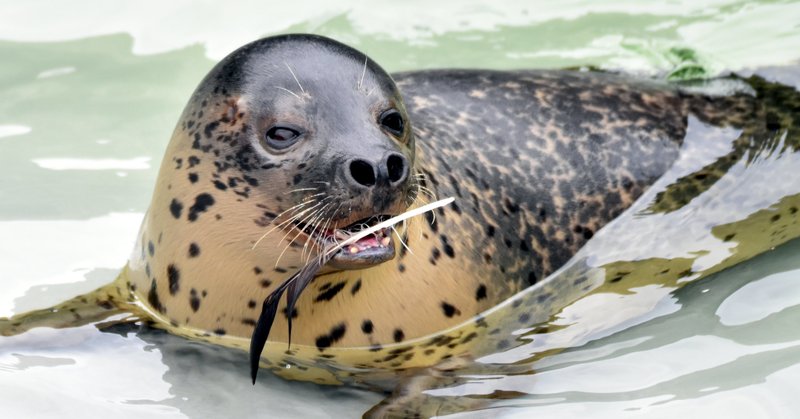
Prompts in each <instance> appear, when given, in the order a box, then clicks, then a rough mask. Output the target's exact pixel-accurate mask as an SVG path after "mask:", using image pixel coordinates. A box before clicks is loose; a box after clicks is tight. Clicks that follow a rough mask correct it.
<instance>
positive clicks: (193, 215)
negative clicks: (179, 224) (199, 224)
mask: <svg viewBox="0 0 800 419" xmlns="http://www.w3.org/2000/svg"><path fill="white" fill-rule="evenodd" d="M212 205H214V197H213V196H211V195H209V194H207V193H201V194H200V195H197V197H195V199H194V205H192V206H191V207H190V208H189V221H196V220H197V217H198V216H199V214H200V213H202V212H206V211H207V210H208V208H209V207H210V206H212ZM173 215H174V214H173Z"/></svg>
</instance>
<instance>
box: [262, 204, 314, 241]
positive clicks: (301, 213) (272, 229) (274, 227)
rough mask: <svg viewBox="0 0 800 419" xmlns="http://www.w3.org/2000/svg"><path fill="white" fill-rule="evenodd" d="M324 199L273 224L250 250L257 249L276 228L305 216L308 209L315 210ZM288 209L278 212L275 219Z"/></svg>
mask: <svg viewBox="0 0 800 419" xmlns="http://www.w3.org/2000/svg"><path fill="white" fill-rule="evenodd" d="M313 201H314V200H311V201H307V202H313ZM323 201H324V200H323ZM323 201H319V202H317V203H316V204H315V205H314V206H311V207H309V208H306V209H304V210H302V211H301V212H300V213H298V214H294V215H293V216H291V217H290V218H289V219H287V220H286V221H283V222H281V223H279V224H277V225H275V226H273V227H272V228H271V229H270V230H269V231H267V232H266V233H264V235H263V236H261V237H260V238H259V239H258V240H256V242H255V243H254V244H253V247H251V248H250V250H253V249H255V248H256V246H258V244H259V243H261V241H262V240H264V238H265V237H267V236H268V235H270V234H271V233H272V232H273V231H275V230H279V229H282V228H283V227H284V226H286V225H287V224H289V223H291V222H292V221H295V220H297V219H298V218H299V217H302V216H303V214H305V213H306V212H308V211H311V210H313V209H314V208H316V207H318V206H319V205H321V204H322V202H323ZM301 205H305V203H301V204H298V205H295V206H294V207H292V208H295V207H298V206H301ZM299 209H300V208H298V210H299ZM287 211H289V210H286V211H284V212H282V213H280V214H278V216H277V217H275V219H278V218H279V217H280V216H281V215H283V214H285V213H286V212H287Z"/></svg>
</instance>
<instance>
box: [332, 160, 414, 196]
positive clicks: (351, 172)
mask: <svg viewBox="0 0 800 419" xmlns="http://www.w3.org/2000/svg"><path fill="white" fill-rule="evenodd" d="M347 169H348V170H347V171H346V172H347V175H348V176H347V179H348V181H350V183H351V184H352V185H354V186H356V187H360V188H372V187H373V186H375V185H379V186H383V185H387V186H390V187H396V186H398V185H400V184H401V183H403V181H405V180H406V178H408V170H409V167H408V159H407V158H406V156H404V155H402V154H400V153H389V154H387V155H386V156H384V158H383V159H382V160H381V162H380V163H378V164H375V163H373V162H370V161H368V160H364V159H354V160H350V162H349V163H348V164H347Z"/></svg>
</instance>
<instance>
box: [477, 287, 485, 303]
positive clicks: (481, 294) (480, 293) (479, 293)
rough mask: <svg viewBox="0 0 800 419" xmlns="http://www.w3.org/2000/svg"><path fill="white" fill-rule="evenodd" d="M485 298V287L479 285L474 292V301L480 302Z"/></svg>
mask: <svg viewBox="0 0 800 419" xmlns="http://www.w3.org/2000/svg"><path fill="white" fill-rule="evenodd" d="M484 298H486V285H483V284H481V285H480V286H479V287H478V290H477V291H475V301H480V300H483V299H484Z"/></svg>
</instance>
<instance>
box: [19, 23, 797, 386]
mask: <svg viewBox="0 0 800 419" xmlns="http://www.w3.org/2000/svg"><path fill="white" fill-rule="evenodd" d="M759 112H760V111H758V105H757V103H756V101H755V100H754V96H753V95H752V94H748V93H741V92H735V93H734V94H732V95H729V96H726V97H719V98H715V97H710V96H707V95H701V94H698V95H694V94H690V93H687V92H686V91H684V90H681V89H679V88H678V87H676V86H670V85H665V84H660V83H655V82H649V81H632V80H630V79H629V78H625V77H621V76H617V75H614V74H606V73H592V72H579V71H514V72H501V71H488V70H434V71H422V72H408V73H400V74H395V75H393V76H390V75H389V74H388V73H387V72H385V71H384V70H383V69H382V68H381V67H380V66H378V64H376V63H375V62H373V61H372V60H370V59H369V58H368V57H366V56H365V55H364V54H362V53H360V52H358V51H356V50H354V49H352V48H350V47H347V46H345V45H343V44H341V43H338V42H336V41H333V40H331V39H327V38H324V37H320V36H314V35H283V36H277V37H271V38H266V39H262V40H259V41H255V42H253V43H251V44H248V45H246V46H244V47H242V48H240V49H238V50H237V51H235V52H233V53H232V54H230V55H229V56H228V57H226V58H225V59H223V60H222V61H221V62H220V63H219V64H217V65H216V66H215V67H214V68H213V69H212V70H211V72H210V73H209V74H208V75H207V76H206V77H205V78H204V79H203V81H202V82H201V83H200V85H199V86H198V88H197V90H196V91H195V92H194V94H193V95H192V97H191V99H190V100H189V103H188V104H187V106H186V108H185V110H184V112H183V114H182V116H181V117H180V119H179V121H178V124H177V127H176V129H175V131H174V133H173V136H172V139H171V141H170V143H169V145H168V147H167V150H166V153H165V157H164V159H163V161H162V166H161V168H160V172H159V176H158V180H157V183H156V187H155V192H154V195H153V199H152V202H151V206H150V209H149V210H148V212H147V214H146V215H145V219H144V222H143V224H142V228H141V231H140V233H139V236H138V239H137V244H136V247H135V251H134V252H133V254H132V256H131V258H130V261H129V263H128V265H127V267H126V268H125V269H124V271H123V273H122V275H121V276H120V279H119V280H118V281H116V282H115V283H114V284H112V285H111V286H109V287H104V288H103V289H102V290H100V291H98V292H97V293H94V294H92V295H90V296H82V297H79V298H77V299H76V300H72V301H70V302H67V303H65V304H64V305H62V306H60V308H59V309H58V312H59V313H70V314H69V316H68V317H65V318H64V319H63V324H74V323H75V322H76V321H92V320H96V319H97V318H100V317H103V316H107V315H108V313H109V312H113V311H119V310H123V311H128V312H133V313H134V314H135V315H137V316H138V317H139V318H146V319H150V320H151V321H152V322H153V324H155V325H156V326H158V327H161V328H164V329H166V330H168V331H170V332H172V333H175V334H178V335H182V336H187V337H190V338H196V339H202V340H207V341H210V342H214V343H219V344H223V345H228V346H233V347H238V348H247V346H248V345H249V338H250V336H251V334H252V333H253V329H254V327H255V325H256V322H257V319H258V316H259V303H260V302H261V300H263V299H264V298H265V297H267V296H268V295H270V293H272V292H273V291H274V290H275V289H276V288H277V287H279V286H280V284H282V283H283V282H284V281H286V280H287V279H289V278H290V277H291V276H292V275H293V274H294V273H295V272H296V271H298V270H299V269H301V268H302V267H303V266H306V264H307V263H309V261H310V260H313V258H314V257H316V254H317V253H318V252H319V249H320V248H321V246H322V245H324V244H325V243H329V242H335V241H336V240H338V239H339V237H338V236H337V234H340V233H344V234H351V233H353V232H355V231H358V230H359V229H361V228H363V227H364V226H369V225H374V224H375V223H377V222H379V221H381V220H383V219H385V218H387V217H390V216H392V215H396V214H398V213H401V212H403V211H405V210H407V209H408V208H412V207H414V206H418V205H422V204H423V203H426V202H428V201H430V200H432V199H434V197H454V198H455V202H454V204H452V205H450V206H447V207H444V208H440V209H438V210H436V211H435V212H432V213H427V214H426V216H425V217H424V218H416V219H412V220H410V221H409V222H408V223H407V224H406V225H405V226H398V227H397V229H396V230H391V229H390V230H384V231H382V232H380V233H379V234H377V235H375V236H370V237H368V238H365V239H363V240H361V241H359V242H358V243H356V244H355V245H353V246H349V247H347V248H345V249H342V250H341V251H340V252H338V253H337V254H336V255H335V256H334V257H333V258H332V259H331V261H330V262H329V263H328V264H326V265H325V266H323V267H322V268H321V270H320V272H319V273H318V274H317V275H316V276H315V278H314V279H313V281H312V283H311V284H310V285H309V286H308V288H307V289H306V290H305V292H303V293H302V294H301V295H299V299H298V300H297V302H296V304H295V305H294V307H293V309H291V310H284V308H285V307H286V306H285V305H281V306H280V308H279V310H278V312H279V313H280V314H279V315H278V316H277V318H276V320H275V325H274V326H273V328H272V331H271V334H270V342H268V344H267V346H266V348H265V351H264V354H263V358H262V360H263V362H264V365H265V366H267V367H269V368H270V369H272V370H273V371H274V372H276V373H278V374H280V375H282V376H286V377H290V378H295V379H303V380H310V381H315V382H320V383H355V384H361V385H367V386H374V387H380V388H391V387H392V385H391V384H389V383H390V382H391V380H390V379H388V378H387V377H391V376H392V375H393V374H394V373H396V372H398V371H405V370H410V369H413V368H416V367H426V366H430V365H435V364H437V363H439V362H441V361H443V360H447V359H449V358H453V357H456V356H459V355H461V354H469V353H470V351H471V350H472V348H473V347H474V345H475V344H476V343H479V342H480V343H485V342H487V341H492V342H493V344H492V345H490V346H491V348H492V350H502V349H505V348H507V347H508V346H509V345H511V343H510V342H509V340H508V339H507V338H502V337H501V338H492V336H497V335H502V333H504V332H503V331H510V330H512V329H509V328H510V327H519V325H520V324H525V323H528V322H532V321H534V317H532V316H531V315H530V314H528V312H527V311H526V310H531V308H530V304H521V302H522V301H526V302H530V301H534V302H536V304H538V305H540V306H541V307H550V308H553V310H555V307H557V306H558V305H559V304H560V303H563V302H564V301H566V300H565V299H563V298H562V297H559V296H558V293H557V291H559V290H561V291H564V290H570V291H573V290H574V291H576V292H577V291H579V290H585V289H587V286H586V285H585V284H586V278H581V277H578V278H572V279H571V280H570V282H569V284H564V286H563V287H560V288H559V287H555V288H553V287H551V288H546V289H547V290H550V291H553V292H542V293H540V294H539V295H537V297H536V298H533V297H530V298H533V299H532V300H530V299H526V300H522V299H519V300H516V301H519V302H520V304H517V305H515V306H514V307H513V308H514V309H516V310H518V312H515V316H514V319H515V321H514V322H511V323H508V324H507V323H506V321H505V320H504V318H498V317H497V316H494V315H489V314H486V313H487V312H488V311H489V310H491V309H493V308H494V307H496V306H498V305H499V304H501V303H503V302H504V301H508V299H509V298H510V297H512V296H514V295H515V294H517V293H518V292H519V291H521V290H523V289H526V288H528V287H530V286H531V285H539V283H540V281H541V280H542V279H544V278H546V277H547V276H548V275H550V274H552V273H553V272H555V271H556V270H557V269H559V268H561V267H562V266H563V265H564V264H565V263H566V262H567V261H568V260H570V258H572V257H573V256H574V255H575V253H576V252H577V251H578V250H579V249H581V248H582V247H583V246H584V245H585V244H586V243H587V242H588V241H589V240H591V239H592V238H593V236H594V235H595V234H597V232H598V231H599V230H600V229H602V228H603V227H604V226H605V225H607V224H608V223H609V222H611V221H612V220H614V219H615V218H616V217H617V216H619V215H620V214H621V213H623V211H625V210H626V209H627V208H629V207H630V206H631V205H632V204H633V203H634V202H635V201H636V200H637V199H638V198H639V197H641V196H642V194H643V193H645V191H647V190H648V188H649V187H651V186H652V185H653V184H654V183H655V182H656V181H657V180H658V179H660V178H661V177H662V176H663V175H664V173H666V172H667V171H668V170H669V169H670V168H671V167H672V166H673V164H674V163H675V161H676V160H677V159H678V158H679V156H680V150H681V146H682V144H683V141H684V139H685V137H686V135H687V126H688V123H687V119H688V118H689V115H696V117H697V118H700V119H701V120H702V121H704V122H705V123H707V124H712V125H714V124H715V125H719V126H732V127H736V128H741V127H745V126H748V124H751V125H752V123H750V122H748V121H749V119H748V118H749V117H750V115H756V114H758V115H761V113H759ZM759 123H761V122H759ZM780 123H781V124H782V123H784V122H780ZM762 125H763V124H762ZM759 126H760V125H759ZM738 156H739V157H738V158H739V159H740V158H741V157H742V154H741V153H739V155H738ZM734 161H738V160H736V159H734ZM715 167H716V168H717V169H719V170H718V171H714V170H711V169H709V170H708V171H707V174H706V176H705V177H702V178H701V177H699V176H696V177H693V178H691V179H689V180H687V181H686V182H684V183H681V184H680V185H678V186H677V187H676V188H674V189H670V190H668V191H666V192H665V193H664V194H663V195H660V198H659V199H658V200H657V201H656V202H655V203H654V205H655V206H654V207H653V209H654V211H669V210H671V209H674V208H678V207H680V206H681V205H684V204H685V203H686V202H688V201H690V200H691V199H692V197H693V196H696V195H698V194H700V193H702V192H703V191H704V190H705V189H707V188H708V187H709V186H710V185H712V184H713V183H714V181H715V179H718V178H719V176H720V173H724V170H725V167H726V166H724V164H722V163H720V164H719V165H718V166H715ZM728 167H729V166H728ZM686 185H689V186H691V187H689V186H686ZM787 240H788V239H787ZM612 279H613V278H612ZM539 289H542V288H539ZM567 294H568V295H570V296H571V297H570V298H572V297H573V296H574V295H575V293H574V292H570V293H566V292H565V293H564V295H567ZM515 304H516V303H515ZM518 307H521V308H518ZM98 308H99V309H102V310H100V311H98V310H99V309H98ZM103 310H105V311H103ZM53 319H54V317H53V313H52V311H49V312H48V313H45V312H39V313H33V314H31V315H28V316H27V317H26V316H25V315H23V316H19V317H15V318H13V319H10V320H8V321H6V326H5V328H4V333H16V332H18V331H21V330H24V328H26V327H31V325H35V324H50V325H53V324H59V323H58V321H55V320H53ZM536 319H539V318H538V317H536ZM290 320H291V321H292V323H293V325H294V326H293V329H292V330H293V331H292V332H291V333H292V334H291V339H292V345H291V346H289V347H288V348H287V344H286V343H287V341H288V340H289V324H288V322H289V321H290ZM537 321H539V320H537ZM37 322H38V323H37ZM506 324H507V327H503V328H501V327H499V326H498V325H506ZM287 366H296V368H286V367H287ZM383 373H386V374H383ZM381 374H383V375H381ZM367 376H369V377H376V378H374V379H372V378H365V377H367Z"/></svg>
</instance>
